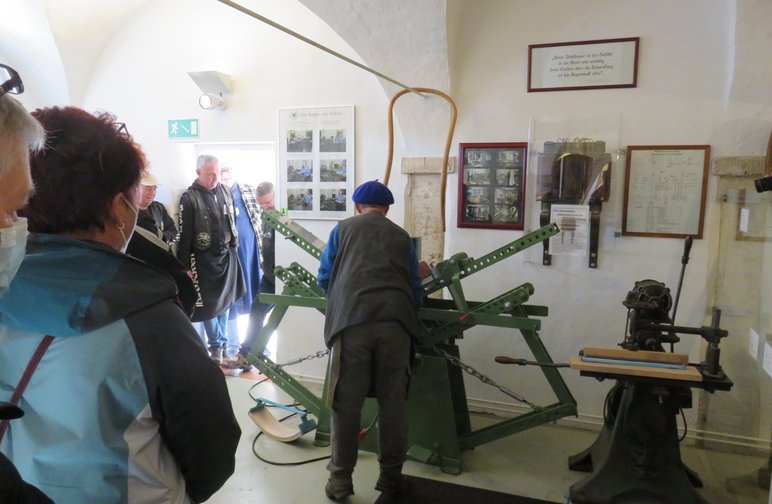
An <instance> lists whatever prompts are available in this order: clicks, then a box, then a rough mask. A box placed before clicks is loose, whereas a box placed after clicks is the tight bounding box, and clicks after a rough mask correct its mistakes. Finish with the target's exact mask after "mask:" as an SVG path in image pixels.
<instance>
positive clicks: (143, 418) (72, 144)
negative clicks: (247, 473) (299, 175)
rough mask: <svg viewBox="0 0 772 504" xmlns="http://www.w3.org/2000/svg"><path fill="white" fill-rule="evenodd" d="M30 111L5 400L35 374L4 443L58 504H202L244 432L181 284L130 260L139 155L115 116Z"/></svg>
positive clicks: (4, 321) (2, 311)
mask: <svg viewBox="0 0 772 504" xmlns="http://www.w3.org/2000/svg"><path fill="white" fill-rule="evenodd" d="M33 115H34V116H35V117H36V118H37V119H38V120H39V121H40V123H41V124H42V125H43V127H44V128H45V130H46V133H47V138H46V144H45V148H44V149H43V150H42V151H40V152H38V153H35V154H33V155H32V158H31V163H30V165H31V173H32V180H33V183H34V186H35V191H34V193H33V195H32V196H31V197H30V199H29V202H28V204H27V206H26V207H25V208H24V209H23V210H22V211H21V212H20V213H22V214H23V215H25V216H26V217H27V219H28V220H29V229H30V231H32V234H31V235H30V237H29V239H28V246H27V255H26V256H25V260H24V262H23V263H22V265H21V267H20V268H19V271H18V274H17V276H16V278H15V279H14V281H13V283H12V284H11V286H10V289H9V291H8V293H7V294H6V295H5V296H3V297H2V298H0V335H2V339H0V342H1V343H2V344H0V400H6V399H7V397H8V396H10V392H12V391H14V390H15V389H20V388H23V386H24V385H23V383H24V380H20V378H21V377H22V376H23V375H31V376H32V378H31V379H29V380H28V381H27V384H26V389H24V392H23V395H22V398H21V401H20V403H19V406H21V407H22V409H24V410H25V412H26V414H25V416H24V417H23V418H21V419H18V420H15V421H14V422H13V423H12V424H10V428H9V429H8V431H7V433H6V435H5V438H4V439H3V441H2V444H0V449H2V451H3V453H5V454H6V455H8V457H9V458H10V459H11V460H12V461H13V463H14V464H15V465H16V467H17V468H18V470H19V472H20V473H21V475H22V477H23V478H24V479H25V480H26V481H28V482H29V483H31V484H33V485H35V486H37V487H39V488H40V489H41V490H43V491H44V492H45V493H46V494H47V495H49V496H50V497H51V498H52V499H53V500H54V501H55V502H57V503H59V504H66V503H84V502H100V503H113V502H115V503H124V502H169V503H172V502H173V503H187V502H191V501H192V502H202V501H205V500H206V499H208V498H209V497H210V496H211V495H212V494H213V493H214V492H215V491H217V489H219V488H220V487H221V486H222V485H223V483H225V481H226V480H227V479H228V477H229V476H230V475H231V474H232V473H233V469H234V453H235V450H236V446H237V444H238V439H239V436H240V430H239V427H238V424H237V422H236V420H235V418H234V416H233V408H232V406H231V402H230V398H229V397H228V391H227V389H226V386H225V380H224V377H223V375H222V373H221V371H220V370H219V369H218V367H217V366H216V365H214V364H213V363H212V362H211V360H210V359H209V356H208V355H207V352H206V349H205V348H204V346H203V343H202V342H201V340H200V339H199V337H198V334H197V333H196V331H195V330H194V329H193V327H192V326H191V324H190V323H189V321H188V319H187V317H186V315H185V314H184V313H183V312H182V311H181V310H180V308H179V307H178V306H177V304H176V303H175V296H176V288H175V285H174V282H173V281H172V279H171V278H170V277H169V276H168V275H166V274H165V273H163V272H162V271H161V270H158V269H156V268H154V267H152V266H149V265H147V264H145V263H143V262H142V261H139V260H137V259H133V258H131V257H129V256H127V255H125V254H123V253H122V251H123V250H125V248H126V245H127V243H128V242H129V239H130V238H131V235H132V232H133V230H134V227H135V225H136V219H137V208H136V204H135V203H134V202H135V198H136V194H137V187H138V184H139V180H140V176H141V172H142V170H143V168H144V166H145V158H144V155H143V153H142V151H141V149H140V148H139V146H138V145H137V144H136V143H134V141H133V139H132V137H131V136H130V135H129V133H128V131H127V130H126V127H125V125H123V124H119V123H115V118H114V116H112V115H111V114H108V113H99V114H96V115H91V114H89V113H87V112H85V111H83V110H81V109H77V108H73V107H66V108H58V107H55V108H48V109H42V110H37V111H36V112H34V113H33ZM171 362H173V363H174V365H173V366H171V365H169V363H171Z"/></svg>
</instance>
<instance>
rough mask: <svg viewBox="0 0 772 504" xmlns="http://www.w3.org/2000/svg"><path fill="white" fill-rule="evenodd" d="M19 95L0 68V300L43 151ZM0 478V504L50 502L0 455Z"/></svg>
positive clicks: (17, 413)
mask: <svg viewBox="0 0 772 504" xmlns="http://www.w3.org/2000/svg"><path fill="white" fill-rule="evenodd" d="M23 91H24V85H23V84H22V82H21V78H20V77H19V74H18V73H17V72H16V70H14V69H13V68H11V67H9V66H6V65H3V64H0V296H2V295H3V294H4V293H5V292H6V290H7V289H8V286H9V285H10V283H11V280H12V279H13V277H14V276H15V274H16V270H17V269H18V268H19V265H20V264H21V261H22V259H24V248H25V245H26V243H27V219H20V218H17V217H16V210H17V209H18V208H21V207H22V206H24V204H25V203H26V202H27V198H28V197H29V195H30V193H31V192H32V179H31V178H30V172H29V152H30V150H38V149H40V148H42V147H43V141H44V133H43V128H42V127H41V126H40V123H38V121H36V120H35V119H34V118H33V117H32V116H31V115H30V114H29V112H27V111H26V110H25V109H24V107H23V106H22V105H21V104H20V103H19V102H18V101H16V100H15V99H14V98H12V97H11V96H9V94H20V93H22V92H23ZM1 337H2V334H0V338H1ZM18 388H19V387H17V389H18ZM17 403H18V399H17V400H15V401H13V400H12V402H2V401H0V421H1V422H0V441H1V440H2V437H3V433H4V432H5V429H7V427H8V420H10V419H14V418H19V417H21V416H23V415H24V412H23V411H22V410H21V409H20V408H19V407H18V406H16V404H17ZM0 475H1V476H0V502H18V503H32V502H36V503H48V502H52V501H51V500H50V499H49V498H48V497H46V496H45V495H44V494H43V493H42V492H41V491H40V490H38V489H37V488H35V487H33V486H32V485H29V484H27V483H25V482H24V481H23V480H22V479H21V476H20V475H19V472H18V471H17V470H16V468H15V467H14V465H13V464H12V463H11V461H10V460H8V458H7V457H6V456H5V455H4V454H3V453H0Z"/></svg>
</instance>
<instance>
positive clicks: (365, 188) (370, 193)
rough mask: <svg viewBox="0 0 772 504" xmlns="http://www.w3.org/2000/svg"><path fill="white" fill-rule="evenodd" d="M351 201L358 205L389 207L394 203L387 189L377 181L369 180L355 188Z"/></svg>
mask: <svg viewBox="0 0 772 504" xmlns="http://www.w3.org/2000/svg"><path fill="white" fill-rule="evenodd" d="M351 199H352V200H353V201H354V203H359V204H360V205H381V206H389V205H391V204H393V203H394V196H393V195H392V194H391V191H390V190H389V188H388V187H386V186H385V185H383V184H381V183H380V182H378V181H377V180H370V181H368V182H365V183H364V184H362V185H360V186H359V187H357V188H356V189H355V190H354V195H353V196H351Z"/></svg>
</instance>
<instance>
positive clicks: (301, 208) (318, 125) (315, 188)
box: [276, 105, 356, 220]
mask: <svg viewBox="0 0 772 504" xmlns="http://www.w3.org/2000/svg"><path fill="white" fill-rule="evenodd" d="M354 113H355V109H354V106H353V105H350V106H341V107H306V108H292V109H279V138H281V141H280V142H279V177H278V180H279V188H278V190H277V192H276V195H277V198H278V200H277V203H278V205H279V207H280V208H282V209H285V210H286V211H287V215H288V216H289V217H292V218H293V219H331V220H340V219H345V218H346V217H351V216H353V215H354V204H353V202H351V195H352V194H353V193H354V187H355V186H354V173H355V166H354V161H355V159H356V153H355V150H354V146H355V145H356V141H355V136H354V134H355V124H354Z"/></svg>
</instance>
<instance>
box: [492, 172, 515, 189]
mask: <svg viewBox="0 0 772 504" xmlns="http://www.w3.org/2000/svg"><path fill="white" fill-rule="evenodd" d="M496 185H497V186H510V187H516V186H519V185H520V171H519V170H511V169H504V170H496Z"/></svg>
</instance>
